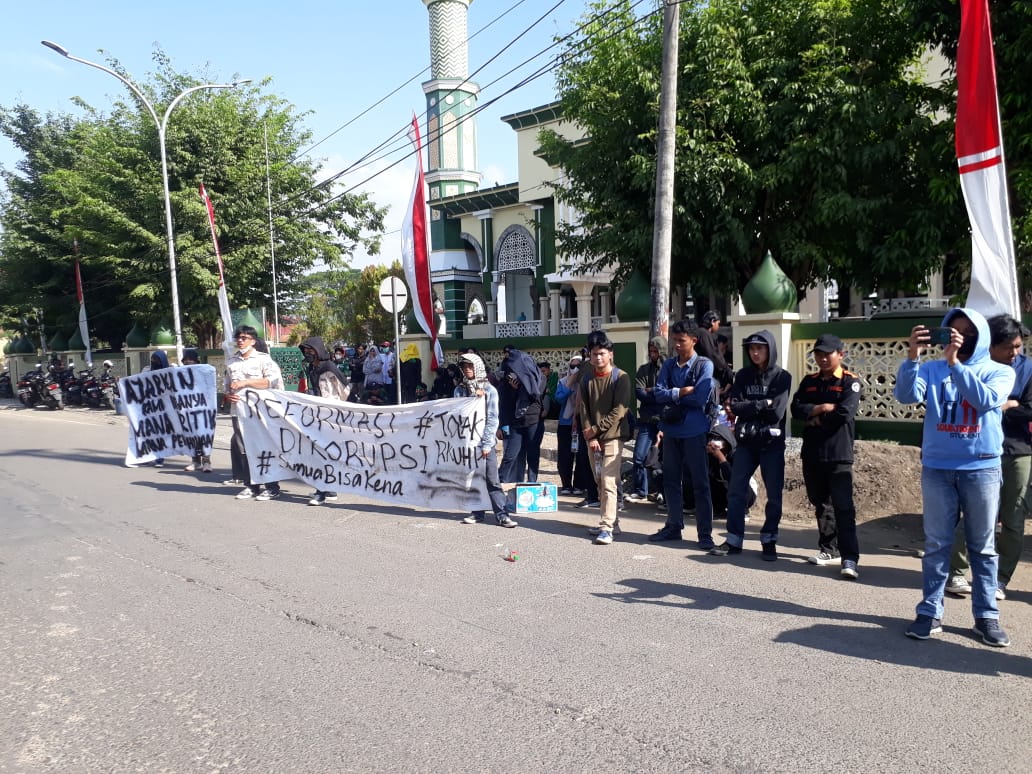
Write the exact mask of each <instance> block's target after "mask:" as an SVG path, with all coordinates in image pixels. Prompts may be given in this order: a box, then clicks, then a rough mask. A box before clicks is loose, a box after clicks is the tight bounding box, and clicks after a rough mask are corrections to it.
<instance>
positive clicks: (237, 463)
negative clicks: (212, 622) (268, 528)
mask: <svg viewBox="0 0 1032 774" xmlns="http://www.w3.org/2000/svg"><path fill="white" fill-rule="evenodd" d="M233 339H234V341H235V342H236V346H237V351H236V353H235V354H234V355H233V356H232V357H231V358H230V359H229V360H227V361H226V379H225V383H224V392H225V395H226V402H227V403H229V404H230V407H231V408H235V404H236V403H237V402H238V401H239V400H240V396H239V393H240V391H241V390H245V389H247V388H248V387H251V388H254V389H258V390H268V389H272V388H274V387H275V386H276V384H277V383H279V384H282V380H283V377H282V375H281V374H280V369H279V366H278V365H276V361H275V360H273V359H272V358H271V357H269V355H267V354H265V353H264V352H259V351H258V349H257V346H256V345H257V343H258V331H256V330H255V329H254V328H252V327H251V326H250V325H240V326H237V328H236V330H235V331H233ZM229 450H230V459H231V461H232V464H233V478H236V479H239V480H241V481H243V482H244V488H243V489H242V490H241V491H240V493H239V494H238V495H237V499H238V500H249V499H251V498H252V497H253V498H255V499H256V500H263V501H264V500H273V499H275V498H277V497H279V496H280V485H279V483H278V482H272V483H270V484H268V485H267V486H266V487H265V490H264V491H263V492H261V493H260V494H259V492H258V488H257V486H255V485H254V484H252V482H251V471H250V469H249V467H248V464H247V451H246V449H245V448H244V438H243V436H242V435H241V434H240V420H239V418H238V417H237V416H236V414H235V413H234V415H233V440H232V441H231V443H230V447H229Z"/></svg>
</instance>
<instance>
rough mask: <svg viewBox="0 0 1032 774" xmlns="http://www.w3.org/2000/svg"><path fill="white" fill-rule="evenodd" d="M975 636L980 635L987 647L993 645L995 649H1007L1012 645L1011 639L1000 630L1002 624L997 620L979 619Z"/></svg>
mask: <svg viewBox="0 0 1032 774" xmlns="http://www.w3.org/2000/svg"><path fill="white" fill-rule="evenodd" d="M975 634H977V635H979V636H980V637H981V638H982V642H984V643H985V644H986V645H992V646H993V647H994V648H1006V647H1007V646H1008V645H1010V637H1008V636H1007V632H1005V631H1004V630H1003V629H1001V628H1000V622H999V621H998V620H997V619H995V618H979V619H977V620H976V621H975Z"/></svg>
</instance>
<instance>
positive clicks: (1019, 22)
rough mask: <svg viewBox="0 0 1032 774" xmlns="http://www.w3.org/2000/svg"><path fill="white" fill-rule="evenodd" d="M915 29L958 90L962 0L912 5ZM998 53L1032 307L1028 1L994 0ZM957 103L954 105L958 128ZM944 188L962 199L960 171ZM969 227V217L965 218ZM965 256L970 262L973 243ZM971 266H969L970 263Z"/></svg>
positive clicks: (1017, 237) (1006, 143)
mask: <svg viewBox="0 0 1032 774" xmlns="http://www.w3.org/2000/svg"><path fill="white" fill-rule="evenodd" d="M907 7H908V9H909V10H910V12H911V14H912V20H911V21H910V26H911V27H913V28H914V29H915V30H916V31H917V32H918V33H919V34H920V35H921V36H922V37H923V38H925V39H927V40H928V41H930V42H931V43H932V44H933V45H935V46H936V47H938V49H939V50H940V51H942V53H943V55H944V56H945V57H946V59H947V60H948V63H949V65H950V69H949V70H948V71H947V72H945V73H941V74H940V73H934V75H941V76H942V77H943V79H944V84H943V85H944V88H946V89H947V90H948V91H950V93H953V92H954V91H955V89H956V61H957V39H958V37H959V35H960V7H959V4H958V3H957V0H908V3H907ZM989 12H990V15H991V17H992V20H991V23H992V30H993V48H994V51H995V53H996V86H997V91H998V93H999V100H1000V120H1001V123H1002V125H1003V148H1004V153H1005V154H1006V162H1007V182H1008V190H1009V193H1010V208H1011V222H1012V226H1013V229H1014V250H1015V254H1016V258H1017V265H1018V279H1019V284H1020V286H1021V287H1022V288H1025V294H1024V295H1025V298H1024V300H1023V302H1022V306H1023V308H1025V309H1030V308H1032V3H1029V2H1027V1H1026V0H993V2H992V3H990V4H989ZM955 116H956V103H950V104H949V106H948V118H947V121H948V123H949V124H950V125H951V126H952V124H953V121H954V120H955ZM941 185H942V187H943V188H945V189H954V190H955V191H956V195H957V196H958V197H959V196H960V195H961V194H960V184H959V182H958V180H957V169H956V167H955V166H954V167H953V168H952V169H950V170H948V172H947V174H946V175H945V176H944V178H943V180H942V182H941ZM965 222H966V216H965ZM962 255H964V256H966V258H967V260H968V262H969V256H970V248H969V243H966V244H965V249H964V250H963V251H962ZM965 265H967V264H965Z"/></svg>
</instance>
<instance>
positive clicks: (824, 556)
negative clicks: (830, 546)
mask: <svg viewBox="0 0 1032 774" xmlns="http://www.w3.org/2000/svg"><path fill="white" fill-rule="evenodd" d="M806 561H808V562H809V563H810V564H817V565H820V566H822V567H823V566H824V565H826V564H841V563H842V557H841V556H832V555H831V554H829V553H828V552H827V551H818V552H817V553H816V554H814V555H813V556H809V557H807V558H806Z"/></svg>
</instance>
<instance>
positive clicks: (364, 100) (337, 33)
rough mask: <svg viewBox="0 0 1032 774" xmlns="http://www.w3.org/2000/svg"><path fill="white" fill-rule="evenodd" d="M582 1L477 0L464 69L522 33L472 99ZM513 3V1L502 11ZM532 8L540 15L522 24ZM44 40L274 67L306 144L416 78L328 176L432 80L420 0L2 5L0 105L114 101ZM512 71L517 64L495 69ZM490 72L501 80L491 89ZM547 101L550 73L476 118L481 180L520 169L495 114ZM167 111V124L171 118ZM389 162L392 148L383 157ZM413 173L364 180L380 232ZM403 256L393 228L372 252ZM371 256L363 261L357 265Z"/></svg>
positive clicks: (140, 69)
mask: <svg viewBox="0 0 1032 774" xmlns="http://www.w3.org/2000/svg"><path fill="white" fill-rule="evenodd" d="M555 6H558V7H555ZM585 6H586V0H474V2H473V3H472V5H471V6H470V9H469V34H470V36H472V39H471V40H470V44H469V63H470V71H471V72H473V71H475V70H477V69H478V68H479V67H481V65H483V64H484V63H485V62H486V61H487V60H488V59H489V58H490V57H492V56H494V55H495V54H496V53H497V52H498V51H500V50H501V49H502V48H503V47H505V46H506V45H507V44H509V43H510V42H511V41H513V40H515V39H516V38H517V37H518V36H520V35H521V34H522V37H520V38H519V40H517V41H516V42H515V43H514V44H513V45H512V46H511V47H510V48H508V49H507V50H506V51H505V52H504V53H502V54H501V55H500V56H499V57H498V59H497V60H495V61H494V62H492V63H491V64H489V65H487V66H486V67H485V68H484V69H483V71H482V72H480V73H477V74H476V75H475V76H474V77H473V78H472V80H474V81H475V82H476V83H478V84H479V85H480V86H481V89H482V93H481V102H482V103H483V102H485V101H487V100H490V99H493V98H494V97H496V96H499V95H501V94H502V93H503V92H504V91H506V90H508V89H509V88H511V87H512V86H514V85H515V84H516V83H518V82H519V81H520V80H521V79H523V78H525V77H527V76H529V75H530V74H531V73H533V72H535V71H536V70H537V69H538V68H539V67H541V66H543V65H545V64H546V63H547V62H548V61H549V60H550V59H551V58H552V57H554V56H555V55H556V53H557V52H558V50H559V49H557V48H552V49H550V50H548V51H547V52H545V53H543V54H541V55H540V56H536V57H535V55H537V54H539V52H541V51H542V50H543V49H546V48H548V47H549V46H550V45H551V44H552V42H553V38H554V37H555V36H556V35H565V34H567V33H569V32H571V31H572V30H573V29H574V28H575V27H576V22H577V19H579V18H580V17H581V16H582V14H583V13H584V11H585ZM509 9H513V10H512V11H511V12H509V13H508V14H506V15H504V16H502V15H503V14H504V13H505V12H506V11H507V10H509ZM499 16H502V18H501V19H500V20H499V21H496V22H495V23H494V24H490V23H491V22H492V21H493V20H495V19H496V18H497V17H499ZM541 16H544V17H545V18H544V19H543V20H542V21H540V22H539V23H537V24H536V25H535V26H533V27H531V25H532V24H533V23H534V22H535V21H536V20H537V19H538V18H539V17H541ZM489 24H490V26H489V27H488V26H487V25H489ZM484 27H487V29H484V31H483V32H479V34H478V31H479V30H481V29H482V28H484ZM528 28H530V29H529V30H528ZM44 39H47V40H52V41H55V42H57V43H59V44H60V45H62V46H64V47H65V48H66V49H68V51H69V52H70V53H72V54H74V55H75V56H79V57H81V58H83V59H90V60H92V61H95V62H99V63H105V61H106V56H108V55H110V56H113V57H115V58H116V59H118V60H119V61H120V62H121V63H122V65H123V66H124V67H125V69H126V70H127V71H128V73H129V74H130V75H132V76H134V78H135V79H137V80H141V81H142V80H146V76H147V74H148V73H149V72H151V70H153V60H152V54H153V51H154V47H155V45H158V46H160V47H161V48H162V49H163V50H164V52H165V53H166V54H167V55H168V56H169V57H170V58H171V59H172V62H173V65H174V66H175V68H176V69H178V70H181V71H186V72H190V73H198V72H201V71H203V72H204V73H205V75H206V76H207V77H209V78H210V79H211V80H212V82H223V81H229V80H232V79H234V78H238V77H239V78H252V79H254V81H255V82H257V81H259V80H261V79H262V78H265V77H271V78H272V82H271V83H270V84H269V86H268V87H266V90H267V91H269V92H271V93H275V94H277V95H279V96H280V97H282V98H283V99H285V100H287V101H288V102H290V103H292V104H293V105H295V106H296V107H297V108H298V109H299V110H301V111H310V112H311V115H309V116H308V117H307V118H306V125H307V126H308V128H310V129H311V130H312V132H313V139H314V140H320V139H322V138H324V137H326V136H327V135H329V134H330V133H331V132H333V131H334V130H336V129H338V128H339V127H340V126H341V125H343V124H344V123H346V122H348V121H351V120H352V119H353V118H355V117H356V116H358V115H359V114H361V113H363V112H364V111H365V110H366V109H367V108H369V107H370V106H371V105H373V104H374V103H375V102H377V101H379V100H380V99H381V98H383V97H384V96H386V95H387V94H388V93H389V92H391V91H393V90H394V89H395V88H397V87H398V86H401V85H402V84H403V83H405V82H406V81H408V80H409V79H412V78H413V77H414V76H415V79H414V80H413V81H412V82H411V83H409V84H408V85H407V86H405V87H404V88H402V89H401V90H400V91H399V92H398V93H397V94H395V95H394V96H392V97H390V98H389V99H387V100H386V101H385V102H384V103H383V104H381V105H379V106H377V107H376V108H374V109H372V110H371V111H370V112H369V113H367V114H366V115H363V116H361V117H360V118H358V119H357V120H356V121H354V122H353V123H352V124H351V125H350V126H348V127H346V128H345V129H342V130H341V131H339V132H338V133H337V134H335V135H334V136H333V137H330V138H329V139H327V140H326V141H325V142H323V143H322V144H321V145H319V147H318V148H316V149H315V150H314V151H313V155H314V156H315V157H317V158H319V159H323V160H324V161H323V163H324V169H325V171H326V173H327V174H329V173H332V172H336V171H338V170H340V169H343V168H344V167H346V166H347V165H348V164H349V163H351V162H353V161H354V160H355V159H357V158H359V157H361V156H362V155H364V154H365V153H366V152H368V151H370V150H371V149H373V148H374V147H375V146H377V145H378V144H379V143H380V142H382V141H383V140H385V139H387V138H388V137H390V136H391V135H392V134H393V133H394V132H395V131H396V130H397V129H398V128H399V127H401V126H403V125H404V124H406V123H407V122H408V121H409V120H410V117H411V115H412V112H413V111H415V112H416V113H417V114H419V115H420V116H422V114H423V111H424V110H425V99H424V96H423V91H422V88H421V86H420V84H421V83H422V81H424V80H427V79H428V78H429V70H426V68H428V67H429V63H430V53H429V23H428V14H427V10H426V7H425V6H424V4H423V2H422V0H379V2H362V1H360V0H336V2H317V1H315V0H294V2H291V3H284V4H278V3H277V4H272V3H260V2H259V3H256V2H243V0H205V2H200V1H199V0H179V2H177V3H174V4H173V3H165V2H140V1H139V0H132V1H131V2H126V1H123V0H96V1H95V2H91V3H90V2H82V0H75V1H69V0H48V1H45V0H36V1H35V2H19V3H5V8H4V12H3V22H2V26H0V72H2V76H0V105H3V106H5V107H9V106H12V105H15V104H17V103H20V102H25V103H27V104H29V105H30V106H32V107H33V108H35V109H37V110H39V111H40V112H42V113H46V112H55V113H62V112H63V113H70V114H72V115H80V111H79V109H78V107H76V105H75V104H74V103H73V102H72V98H73V97H81V98H82V99H84V100H85V101H86V102H88V103H89V104H91V105H93V106H94V107H95V108H98V109H100V110H102V111H106V110H108V109H109V108H110V106H111V103H112V100H113V99H115V98H121V97H125V96H126V95H127V90H126V89H125V87H124V86H123V85H122V84H120V83H119V82H118V81H117V80H116V79H115V78H113V77H111V76H109V75H106V74H105V73H102V72H100V71H99V70H95V69H93V68H90V67H87V66H85V65H82V64H79V63H76V62H71V61H69V60H67V59H64V58H63V57H61V56H59V55H58V54H56V53H55V52H53V51H51V50H49V49H47V48H44V47H43V46H42V45H40V41H41V40H44ZM101 50H102V51H103V52H104V53H100V51H101ZM528 59H530V60H531V61H530V62H528V63H527V64H522V63H524V62H525V60H528ZM520 65H522V66H520ZM513 68H518V69H516V70H515V71H514V72H513V73H512V74H510V75H505V73H507V72H508V71H509V70H510V69H513ZM424 70H426V71H425V72H424ZM496 79H500V80H498V82H497V83H494V84H492V85H489V84H491V82H492V81H495V80H496ZM552 99H554V78H553V76H552V75H551V74H548V75H545V76H543V77H540V78H538V79H537V80H535V81H534V82H533V83H531V84H528V85H526V86H524V87H522V88H520V89H518V90H517V91H515V92H513V93H512V94H510V95H508V96H505V97H504V98H502V99H500V100H499V101H498V102H497V103H495V104H494V105H492V106H490V107H488V108H487V109H485V110H484V111H483V112H482V113H480V114H479V115H478V118H477V127H478V132H479V161H480V171H481V172H482V173H483V176H484V177H483V183H482V185H484V186H491V185H494V184H495V182H500V183H504V182H511V181H514V180H515V179H516V135H515V133H514V132H513V131H512V130H511V129H510V128H509V126H508V125H506V124H504V123H503V122H502V121H500V120H499V119H500V117H501V116H503V115H508V114H510V113H515V112H518V111H520V110H524V109H526V108H530V107H534V106H537V105H541V104H544V103H546V102H550V101H551V100H552ZM160 112H161V109H160V108H159V113H160ZM171 120H172V121H173V122H174V121H175V116H174V114H173V117H172V119H171ZM421 123H422V122H421ZM19 158H20V154H19V153H18V151H17V149H15V148H14V146H12V145H11V144H10V143H9V142H8V141H7V140H6V138H0V165H3V166H4V167H6V168H10V167H12V166H13V165H14V163H15V162H17V161H18V159H19ZM396 159H397V156H393V157H391V158H390V159H388V160H387V161H386V162H385V163H384V164H382V165H381V166H385V165H386V164H387V163H391V162H393V161H395V160H396ZM371 171H372V170H369V169H364V170H361V171H360V172H357V173H355V174H352V175H350V176H346V177H345V178H344V181H345V183H349V184H352V185H354V184H356V183H358V182H360V181H361V180H363V179H364V178H366V177H368V176H369V174H370V172H371ZM155 174H157V170H155ZM411 183H412V165H411V164H409V163H402V164H399V165H398V166H396V167H394V168H393V169H390V170H388V171H387V172H385V173H384V174H383V175H381V176H379V177H377V178H376V179H374V180H372V181H370V182H369V183H367V184H366V185H365V186H364V190H367V191H368V192H369V193H370V194H371V195H372V197H373V198H374V199H375V200H376V201H377V202H378V203H380V204H384V205H391V207H392V211H391V214H390V215H389V217H388V222H387V230H388V231H393V230H395V229H397V228H398V227H399V225H400V222H401V215H402V213H401V210H402V209H403V208H404V205H405V202H406V201H407V199H408V194H409V190H410V187H411ZM399 252H400V238H399V237H396V236H394V235H389V236H387V237H386V238H385V240H384V249H383V252H382V257H380V258H375V259H372V260H373V262H377V263H379V262H381V261H383V262H389V261H390V260H393V259H394V258H396V257H397V256H398V254H399ZM369 260H370V259H368V258H365V257H362V258H360V259H359V260H357V261H356V262H355V265H358V266H361V265H364V264H365V263H368V262H369Z"/></svg>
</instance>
